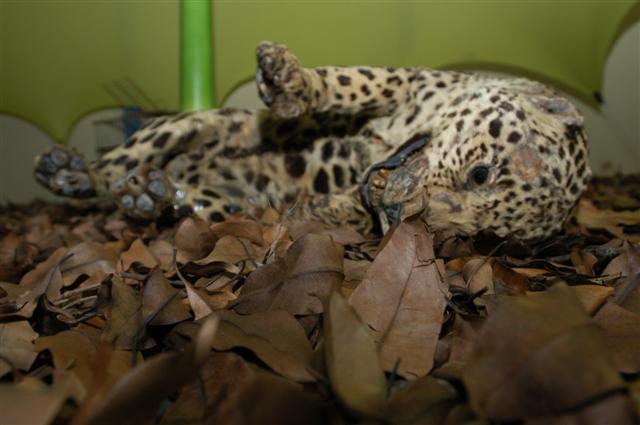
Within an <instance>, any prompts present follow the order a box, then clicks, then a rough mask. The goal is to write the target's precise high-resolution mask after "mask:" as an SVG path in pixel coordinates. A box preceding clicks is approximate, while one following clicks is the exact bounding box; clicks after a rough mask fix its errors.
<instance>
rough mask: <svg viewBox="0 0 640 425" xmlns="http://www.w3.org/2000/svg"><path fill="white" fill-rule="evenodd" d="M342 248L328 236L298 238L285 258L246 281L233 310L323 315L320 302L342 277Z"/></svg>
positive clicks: (313, 235)
mask: <svg viewBox="0 0 640 425" xmlns="http://www.w3.org/2000/svg"><path fill="white" fill-rule="evenodd" d="M342 257H343V248H342V246H341V245H338V244H336V243H335V242H333V241H332V240H331V238H330V237H328V236H323V235H316V234H309V235H306V236H304V237H302V238H301V239H298V240H297V241H296V242H295V243H294V244H293V245H291V248H290V249H289V250H288V251H287V253H286V255H285V257H284V258H283V259H281V260H276V261H275V262H273V263H271V264H266V265H264V266H262V267H260V268H258V269H257V270H255V271H254V272H252V273H251V274H250V275H249V277H248V278H247V281H246V283H245V284H244V286H243V288H242V292H241V294H240V298H239V299H238V301H237V302H236V303H235V304H234V306H233V309H234V310H235V311H237V312H239V313H242V314H249V313H257V312H261V311H267V310H286V311H288V312H289V313H291V314H297V315H306V314H316V313H320V312H322V302H321V299H322V298H325V297H326V296H327V295H328V294H329V291H330V290H331V288H332V287H333V286H334V285H338V284H340V283H341V282H342V280H343V278H344V274H343V265H342Z"/></svg>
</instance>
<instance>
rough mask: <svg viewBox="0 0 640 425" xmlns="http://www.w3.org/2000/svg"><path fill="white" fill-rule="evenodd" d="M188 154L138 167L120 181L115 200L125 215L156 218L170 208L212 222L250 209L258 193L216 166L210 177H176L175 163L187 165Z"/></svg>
mask: <svg viewBox="0 0 640 425" xmlns="http://www.w3.org/2000/svg"><path fill="white" fill-rule="evenodd" d="M188 157H189V155H188V154H182V155H180V156H178V157H177V158H175V159H174V160H173V161H172V163H171V164H170V165H169V166H168V167H166V169H160V168H157V167H153V166H151V165H148V164H145V165H142V166H140V167H137V168H136V169H135V170H133V171H132V172H130V173H129V174H127V175H126V176H125V177H124V178H122V179H120V180H118V181H117V182H116V184H115V191H114V201H115V202H116V203H117V204H118V206H119V207H120V208H121V210H122V212H123V213H124V214H125V215H127V216H129V217H133V218H137V219H143V220H153V219H156V218H158V217H159V216H160V215H161V214H162V212H163V211H165V210H166V209H167V208H171V209H172V210H173V213H174V214H176V213H177V215H179V216H181V215H185V214H187V213H190V212H194V213H196V214H198V215H200V216H201V217H202V218H204V219H207V220H209V221H212V222H215V221H221V220H223V219H224V217H225V216H226V215H228V214H234V213H238V212H247V211H248V206H249V205H250V202H251V196H252V195H253V196H254V197H255V195H256V193H255V189H253V188H252V189H251V190H248V186H247V184H246V183H245V182H243V181H237V182H227V181H226V180H225V177H226V176H225V175H223V174H222V173H220V172H219V170H216V169H206V179H205V178H200V176H201V175H200V174H197V173H196V174H192V175H189V178H185V176H183V177H180V178H178V177H176V173H174V172H173V171H175V170H174V167H175V168H178V169H182V168H184V164H185V162H189V161H190V160H189V158H188ZM229 161H230V162H235V161H233V160H229ZM201 165H206V164H204V163H202V164H201ZM203 168H206V167H200V170H201V172H202V171H204V170H203ZM194 177H196V178H194ZM209 182H212V183H211V184H209Z"/></svg>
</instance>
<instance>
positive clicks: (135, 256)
mask: <svg viewBox="0 0 640 425" xmlns="http://www.w3.org/2000/svg"><path fill="white" fill-rule="evenodd" d="M139 266H143V267H144V268H145V269H152V268H154V267H157V266H158V260H156V258H155V257H154V256H153V254H152V253H151V251H150V250H149V248H147V247H146V246H145V244H144V243H143V242H142V240H141V239H140V238H138V239H136V240H135V241H133V243H132V244H131V246H130V247H129V249H127V250H126V251H125V252H123V253H122V254H120V260H119V261H118V264H117V269H116V270H117V271H119V272H127V271H129V270H131V268H132V267H139Z"/></svg>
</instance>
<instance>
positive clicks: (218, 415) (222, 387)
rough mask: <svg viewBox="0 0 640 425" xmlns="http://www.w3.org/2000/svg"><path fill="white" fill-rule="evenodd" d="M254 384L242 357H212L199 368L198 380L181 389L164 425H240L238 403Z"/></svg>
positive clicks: (231, 355) (232, 354) (229, 354)
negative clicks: (167, 424) (188, 424)
mask: <svg viewBox="0 0 640 425" xmlns="http://www.w3.org/2000/svg"><path fill="white" fill-rule="evenodd" d="M254 380H255V371H254V370H253V369H252V368H250V367H249V365H248V364H247V363H246V362H245V361H244V360H243V359H242V357H240V356H239V355H237V354H235V353H211V354H209V357H208V358H207V360H206V362H205V363H204V364H203V365H202V367H201V368H200V373H199V375H198V380H196V381H193V382H190V383H188V384H186V385H185V386H183V387H182V389H181V390H180V394H179V396H178V398H177V399H176V401H175V402H174V403H173V404H172V405H171V406H169V408H168V409H167V412H166V413H165V414H164V416H163V417H162V423H187V422H188V423H198V422H201V423H221V424H241V423H242V421H241V419H242V412H240V411H239V409H238V408H237V407H238V402H239V399H240V396H241V395H242V393H243V392H244V390H245V389H246V388H248V387H250V386H252V385H253V384H254ZM203 386H204V391H203ZM203 396H204V397H203ZM255 407H256V406H255V405H254V406H253V407H252V408H254V409H255Z"/></svg>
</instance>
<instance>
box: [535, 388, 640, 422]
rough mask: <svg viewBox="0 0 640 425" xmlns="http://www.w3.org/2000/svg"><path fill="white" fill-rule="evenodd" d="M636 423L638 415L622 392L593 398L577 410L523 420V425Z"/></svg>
mask: <svg viewBox="0 0 640 425" xmlns="http://www.w3.org/2000/svg"><path fill="white" fill-rule="evenodd" d="M605 424H610V425H614V424H615V425H637V424H638V415H637V414H636V413H634V411H633V407H632V405H631V402H630V401H629V399H628V397H626V396H625V395H623V394H613V395H610V396H608V397H606V398H605V399H604V400H595V401H594V402H592V403H589V404H587V405H586V406H584V407H583V408H581V409H579V410H578V411H577V412H570V413H565V414H562V415H558V416H554V417H545V418H540V419H535V420H528V421H525V425H605Z"/></svg>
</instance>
